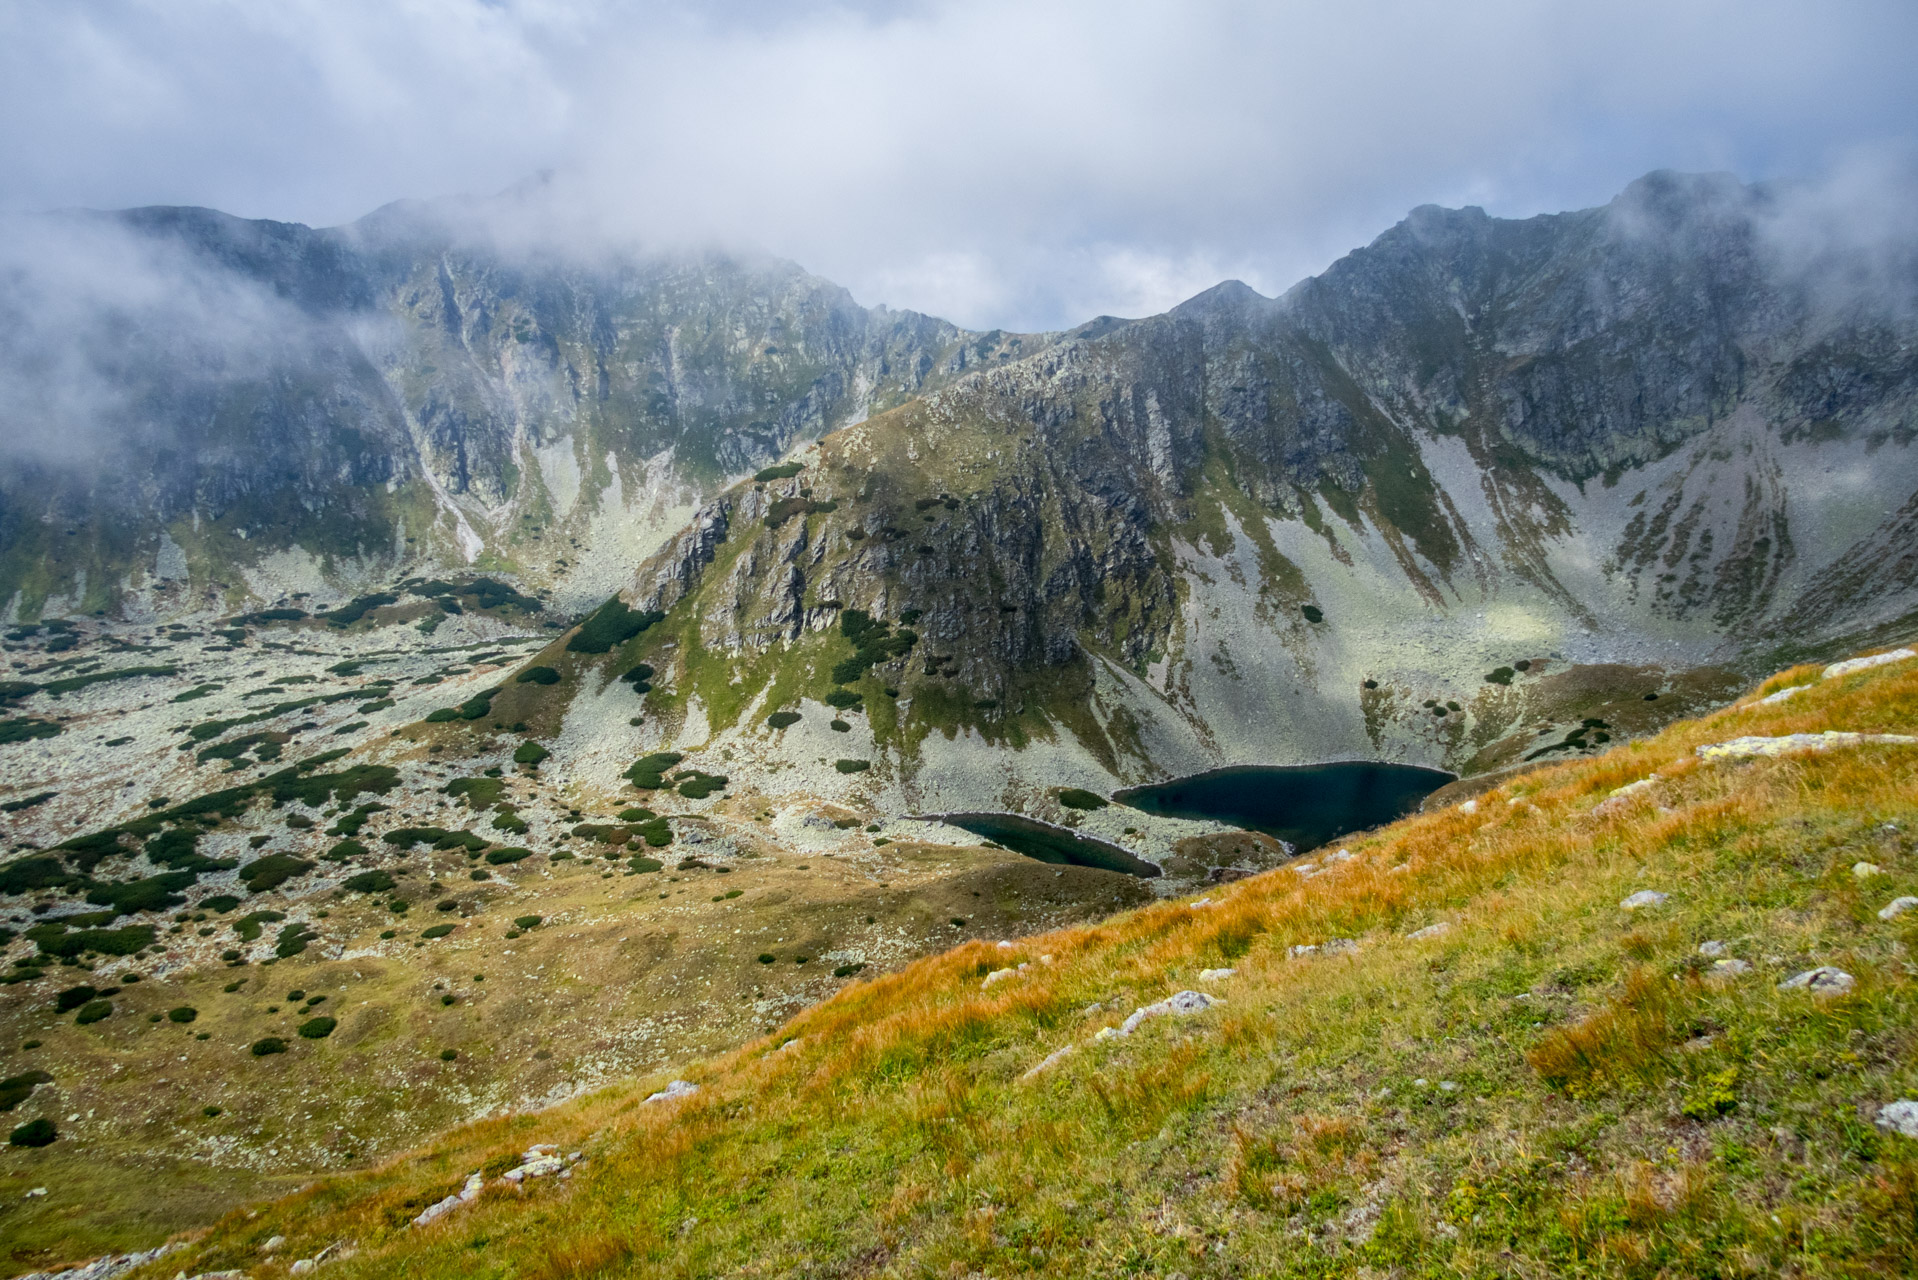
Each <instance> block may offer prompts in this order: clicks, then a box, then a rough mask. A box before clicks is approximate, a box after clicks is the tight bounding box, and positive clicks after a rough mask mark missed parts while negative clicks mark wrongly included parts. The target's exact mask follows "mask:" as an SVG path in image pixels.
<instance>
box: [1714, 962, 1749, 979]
mask: <svg viewBox="0 0 1918 1280" xmlns="http://www.w3.org/2000/svg"><path fill="white" fill-rule="evenodd" d="M1751 971H1752V967H1751V966H1750V965H1749V964H1747V963H1745V962H1744V961H1743V960H1737V959H1730V960H1714V961H1713V962H1712V967H1711V972H1710V973H1708V974H1707V975H1706V976H1707V977H1709V978H1713V979H1716V980H1718V981H1721V982H1722V981H1727V980H1729V979H1732V978H1736V977H1738V976H1740V975H1741V974H1746V973H1750V972H1751Z"/></svg>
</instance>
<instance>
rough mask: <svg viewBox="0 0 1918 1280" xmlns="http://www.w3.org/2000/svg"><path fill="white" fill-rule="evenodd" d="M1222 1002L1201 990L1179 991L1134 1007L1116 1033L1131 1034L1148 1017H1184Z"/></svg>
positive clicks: (1222, 1002)
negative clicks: (1142, 1005)
mask: <svg viewBox="0 0 1918 1280" xmlns="http://www.w3.org/2000/svg"><path fill="white" fill-rule="evenodd" d="M1224 1003H1225V1002H1224V1001H1223V1000H1220V999H1219V998H1218V997H1217V996H1209V995H1207V994H1205V992H1203V991H1181V992H1179V994H1177V995H1175V996H1168V997H1166V998H1165V999H1164V1000H1160V1001H1158V1002H1157V1003H1155V1004H1149V1005H1146V1006H1144V1007H1143V1008H1139V1009H1134V1010H1133V1011H1132V1013H1131V1014H1130V1016H1128V1017H1127V1018H1126V1020H1125V1022H1124V1023H1123V1024H1121V1025H1120V1027H1119V1031H1118V1034H1120V1035H1122V1036H1129V1035H1131V1034H1132V1033H1133V1032H1134V1031H1136V1030H1138V1027H1139V1024H1140V1023H1142V1022H1144V1021H1146V1020H1147V1019H1148V1018H1161V1017H1165V1016H1167V1015H1173V1016H1177V1017H1185V1016H1186V1015H1188V1014H1194V1013H1203V1012H1204V1011H1205V1010H1207V1009H1210V1008H1211V1007H1212V1006H1213V1005H1215V1004H1224Z"/></svg>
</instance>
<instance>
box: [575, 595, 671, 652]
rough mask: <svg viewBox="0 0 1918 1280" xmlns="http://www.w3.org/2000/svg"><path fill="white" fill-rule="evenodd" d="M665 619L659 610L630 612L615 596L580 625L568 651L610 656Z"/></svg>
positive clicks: (631, 610) (624, 603)
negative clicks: (611, 651) (615, 650)
mask: <svg viewBox="0 0 1918 1280" xmlns="http://www.w3.org/2000/svg"><path fill="white" fill-rule="evenodd" d="M665 619H666V615H665V614H663V613H660V612H659V611H658V610H655V609H647V610H644V611H640V610H635V609H629V608H627V607H626V602H625V601H624V600H621V599H620V598H619V597H618V596H614V597H613V598H612V599H611V600H608V601H607V602H606V603H605V604H603V605H601V606H600V607H599V608H597V609H595V610H594V611H593V612H592V615H591V616H589V617H588V618H587V619H586V621H584V622H582V623H581V624H580V626H579V631H578V632H577V633H576V634H575V635H574V636H573V638H572V639H571V640H568V641H567V642H566V647H567V649H568V650H570V651H571V652H573V653H606V652H609V651H610V650H612V649H613V648H614V647H615V646H617V645H622V644H625V643H626V642H627V641H628V640H631V639H632V638H633V637H634V636H636V635H638V634H639V633H640V632H642V631H644V630H646V629H647V628H648V627H651V626H653V625H654V624H656V623H659V622H663V621H665Z"/></svg>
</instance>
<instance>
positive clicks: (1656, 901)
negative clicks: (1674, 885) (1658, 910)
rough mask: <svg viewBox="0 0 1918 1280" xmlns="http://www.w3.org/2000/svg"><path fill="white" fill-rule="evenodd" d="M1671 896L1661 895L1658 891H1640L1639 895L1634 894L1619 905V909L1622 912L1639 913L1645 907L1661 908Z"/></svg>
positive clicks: (1667, 894)
mask: <svg viewBox="0 0 1918 1280" xmlns="http://www.w3.org/2000/svg"><path fill="white" fill-rule="evenodd" d="M1671 896H1672V895H1670V894H1669V893H1660V892H1659V891H1658V890H1656V889H1640V890H1639V891H1638V892H1637V893H1634V894H1633V895H1632V896H1631V897H1629V898H1627V899H1625V900H1624V901H1623V902H1621V903H1619V904H1618V907H1619V910H1621V911H1637V910H1639V909H1641V908H1643V907H1656V906H1661V905H1663V904H1664V902H1665V900H1666V899H1667V898H1669V897H1671Z"/></svg>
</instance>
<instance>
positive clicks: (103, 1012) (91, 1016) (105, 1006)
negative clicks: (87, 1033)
mask: <svg viewBox="0 0 1918 1280" xmlns="http://www.w3.org/2000/svg"><path fill="white" fill-rule="evenodd" d="M112 1016H113V1001H111V1000H89V1001H88V1002H87V1003H85V1004H83V1005H81V1006H80V1012H79V1013H77V1014H75V1015H74V1018H73V1021H74V1024H75V1025H76V1026H82V1027H85V1026H91V1025H92V1024H93V1023H96V1022H104V1021H106V1020H107V1019H108V1018H110V1017H112Z"/></svg>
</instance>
